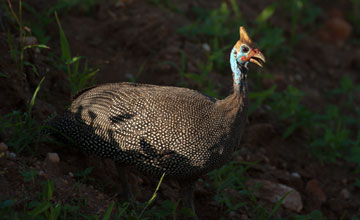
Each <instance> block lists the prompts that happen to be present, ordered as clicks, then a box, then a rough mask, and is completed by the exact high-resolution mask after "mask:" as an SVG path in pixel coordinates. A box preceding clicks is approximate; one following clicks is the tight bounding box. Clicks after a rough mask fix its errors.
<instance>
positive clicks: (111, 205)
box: [102, 202, 115, 220]
mask: <svg viewBox="0 0 360 220" xmlns="http://www.w3.org/2000/svg"><path fill="white" fill-rule="evenodd" d="M114 205H115V203H114V202H112V203H111V204H110V206H109V208H108V209H107V210H106V212H105V215H104V216H103V218H102V220H108V219H110V217H111V211H112V210H113V208H114Z"/></svg>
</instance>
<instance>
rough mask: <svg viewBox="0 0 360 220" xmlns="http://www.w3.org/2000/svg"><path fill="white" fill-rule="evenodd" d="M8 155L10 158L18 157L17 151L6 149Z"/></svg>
mask: <svg viewBox="0 0 360 220" xmlns="http://www.w3.org/2000/svg"><path fill="white" fill-rule="evenodd" d="M6 157H8V158H15V157H16V153H14V152H11V151H6Z"/></svg>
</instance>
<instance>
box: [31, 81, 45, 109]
mask: <svg viewBox="0 0 360 220" xmlns="http://www.w3.org/2000/svg"><path fill="white" fill-rule="evenodd" d="M44 79H45V77H43V78H42V79H41V81H40V82H39V84H38V86H37V87H36V89H35V92H34V94H33V96H32V98H31V101H30V105H29V109H28V114H30V112H31V110H32V108H33V106H34V104H35V99H36V96H37V94H38V92H39V90H40V87H41V84H42V82H43V81H44Z"/></svg>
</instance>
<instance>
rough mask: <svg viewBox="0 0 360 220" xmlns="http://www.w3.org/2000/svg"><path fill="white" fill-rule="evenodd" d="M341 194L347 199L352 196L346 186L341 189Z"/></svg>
mask: <svg viewBox="0 0 360 220" xmlns="http://www.w3.org/2000/svg"><path fill="white" fill-rule="evenodd" d="M340 195H341V197H342V198H344V199H346V200H348V199H350V196H351V194H350V192H349V190H347V189H346V188H344V189H342V190H341V191H340Z"/></svg>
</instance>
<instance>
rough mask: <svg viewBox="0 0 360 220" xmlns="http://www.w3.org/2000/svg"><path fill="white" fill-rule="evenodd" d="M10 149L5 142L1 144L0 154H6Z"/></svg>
mask: <svg viewBox="0 0 360 220" xmlns="http://www.w3.org/2000/svg"><path fill="white" fill-rule="evenodd" d="M8 149H9V148H8V146H7V145H6V144H5V143H4V142H1V143H0V152H6V151H8Z"/></svg>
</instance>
